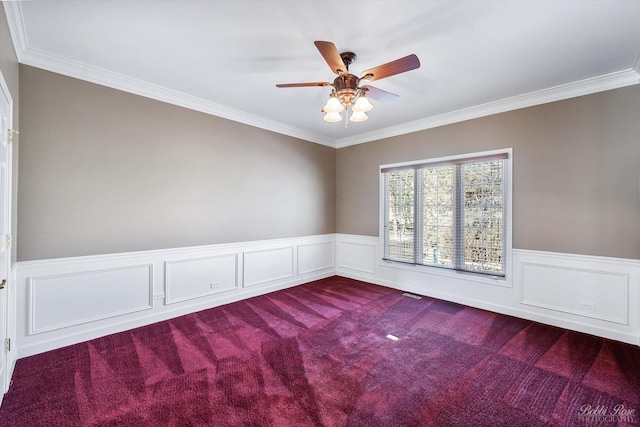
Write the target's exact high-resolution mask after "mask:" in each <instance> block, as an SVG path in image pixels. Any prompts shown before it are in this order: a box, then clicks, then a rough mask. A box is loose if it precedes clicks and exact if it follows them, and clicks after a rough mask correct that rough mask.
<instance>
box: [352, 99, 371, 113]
mask: <svg viewBox="0 0 640 427" xmlns="http://www.w3.org/2000/svg"><path fill="white" fill-rule="evenodd" d="M371 109H373V105H371V103H370V102H369V100H368V99H367V98H365V97H364V96H359V97H358V99H356V103H355V104H354V105H353V108H352V110H353V111H354V112H358V111H361V112H363V113H366V112H367V111H371Z"/></svg>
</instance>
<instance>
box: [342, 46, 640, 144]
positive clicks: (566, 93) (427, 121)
mask: <svg viewBox="0 0 640 427" xmlns="http://www.w3.org/2000/svg"><path fill="white" fill-rule="evenodd" d="M638 83H640V58H639V60H638V61H637V62H636V65H635V67H634V68H629V69H627V70H623V71H617V72H614V73H610V74H605V75H602V76H598V77H593V78H589V79H584V80H580V81H577V82H573V83H569V84H565V85H560V86H555V87H551V88H548V89H543V90H539V91H536V92H530V93H526V94H523V95H518V96H514V97H511V98H505V99H501V100H499V101H493V102H488V103H486V104H482V105H477V106H474V107H469V108H464V109H461V110H457V111H452V112H450V113H444V114H439V115H437V116H431V117H427V118H424V119H420V120H416V121H413V122H409V123H404V124H402V125H398V126H393V127H389V128H386V129H381V130H378V131H375V132H369V133H366V134H362V135H357V136H354V137H349V138H343V139H340V140H338V141H337V142H336V148H343V147H348V146H350V145H357V144H364V143H366V142H371V141H374V140H379V139H384V138H391V137H394V136H398V135H404V134H407V133H411V132H418V131H421V130H426V129H431V128H435V127H439V126H444V125H449V124H453V123H458V122H463V121H465V120H471V119H477V118H479V117H485V116H490V115H493V114H498V113H504V112H507V111H513V110H518V109H520V108H526V107H533V106H535V105H541V104H547V103H549V102H554V101H561V100H563V99H569V98H575V97H578V96H583V95H589V94H592V93H597V92H603V91H606V90H612V89H617V88H621V87H625V86H631V85H635V84H638Z"/></svg>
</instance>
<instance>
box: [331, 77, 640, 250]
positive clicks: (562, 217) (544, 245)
mask: <svg viewBox="0 0 640 427" xmlns="http://www.w3.org/2000/svg"><path fill="white" fill-rule="evenodd" d="M506 147H513V158H514V161H513V174H514V177H513V247H514V248H518V249H530V250H544V251H553V252H565V253H575V254H588V255H601V256H611V257H622V258H632V259H639V258H640V86H638V85H636V86H632V87H627V88H622V89H617V90H613V91H608V92H602V93H598V94H594V95H589V96H583V97H579V98H573V99H569V100H565V101H560V102H554V103H551V104H546V105H541V106H536V107H531V108H525V109H521V110H517V111H512V112H508V113H503V114H498V115H494V116H489V117H484V118H480V119H476V120H470V121H466V122H462V123H457V124H453V125H449V126H443V127H439V128H434V129H430V130H425V131H421V132H416V133H412V134H407V135H403V136H400V137H395V138H390V139H384V140H380V141H376V142H371V143H367V144H362V145H356V146H351V147H345V148H342V149H340V150H338V155H337V188H338V190H337V218H336V223H337V229H338V232H339V233H348V234H361V235H368V236H377V235H378V191H379V190H378V188H379V187H378V186H379V166H380V165H381V164H388V163H395V162H402V161H410V160H419V159H427V158H433V157H440V156H447V155H454V154H461V153H471V152H477V151H484V150H492V149H498V148H506Z"/></svg>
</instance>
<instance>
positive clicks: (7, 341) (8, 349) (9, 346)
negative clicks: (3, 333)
mask: <svg viewBox="0 0 640 427" xmlns="http://www.w3.org/2000/svg"><path fill="white" fill-rule="evenodd" d="M4 341H5V344H4V347H5V348H6V349H7V351H11V338H7V339H6V340H4Z"/></svg>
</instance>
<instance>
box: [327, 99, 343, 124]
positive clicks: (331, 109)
mask: <svg viewBox="0 0 640 427" xmlns="http://www.w3.org/2000/svg"><path fill="white" fill-rule="evenodd" d="M342 110H344V105H342V104H341V103H340V101H339V100H338V98H336V97H333V96H332V97H331V98H329V100H328V101H327V103H326V104H325V106H324V107H322V111H324V112H325V113H339V112H340V111H342ZM325 117H326V116H325ZM325 120H326V119H325Z"/></svg>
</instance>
